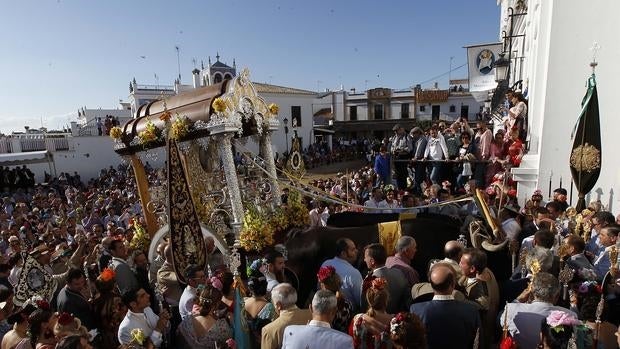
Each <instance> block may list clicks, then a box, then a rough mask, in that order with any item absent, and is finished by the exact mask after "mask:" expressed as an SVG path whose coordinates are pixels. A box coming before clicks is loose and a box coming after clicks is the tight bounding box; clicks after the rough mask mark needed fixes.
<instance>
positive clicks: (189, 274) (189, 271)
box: [179, 264, 206, 320]
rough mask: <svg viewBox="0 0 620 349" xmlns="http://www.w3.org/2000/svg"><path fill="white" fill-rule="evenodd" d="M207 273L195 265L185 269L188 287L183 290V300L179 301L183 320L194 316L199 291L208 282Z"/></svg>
mask: <svg viewBox="0 0 620 349" xmlns="http://www.w3.org/2000/svg"><path fill="white" fill-rule="evenodd" d="M205 277H206V275H205V271H204V270H202V269H200V268H199V267H198V266H197V265H195V264H190V265H188V266H187V267H186V268H185V279H186V280H187V286H185V289H184V290H183V294H182V295H181V299H180V300H179V313H180V314H181V319H183V320H185V319H186V318H187V317H190V316H191V315H192V308H193V306H194V300H195V299H196V297H198V292H197V289H198V288H199V287H200V286H204V284H205V280H206V278H205Z"/></svg>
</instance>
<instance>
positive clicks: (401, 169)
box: [385, 124, 413, 189]
mask: <svg viewBox="0 0 620 349" xmlns="http://www.w3.org/2000/svg"><path fill="white" fill-rule="evenodd" d="M392 130H393V131H395V132H396V134H395V135H394V136H393V137H392V142H391V143H392V146H391V151H392V154H393V156H394V160H395V161H394V172H396V184H397V185H398V189H406V188H407V165H408V161H409V160H411V150H412V149H413V145H412V140H411V137H409V135H408V134H407V132H405V129H404V128H403V127H402V126H401V125H400V124H396V125H395V126H394V128H392ZM385 184H390V183H385Z"/></svg>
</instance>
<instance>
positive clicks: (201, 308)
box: [177, 283, 233, 349]
mask: <svg viewBox="0 0 620 349" xmlns="http://www.w3.org/2000/svg"><path fill="white" fill-rule="evenodd" d="M221 299H222V292H221V291H220V290H218V289H217V288H216V287H214V286H213V285H212V283H208V284H206V285H205V287H204V288H203V289H202V291H200V293H199V295H198V299H196V302H195V303H196V304H197V305H198V309H197V310H198V314H197V315H196V316H190V317H187V318H185V320H183V321H182V322H181V324H180V325H179V328H178V330H177V331H178V333H179V336H177V338H178V339H179V340H178V342H179V343H178V344H179V348H182V349H183V348H187V349H194V348H197V349H214V348H216V347H217V348H225V347H226V340H227V339H229V338H231V337H232V335H233V333H232V328H231V327H230V323H229V321H228V318H227V317H218V316H216V315H215V311H216V310H217V309H218V307H219V305H220V304H221Z"/></svg>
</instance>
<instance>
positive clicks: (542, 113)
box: [519, 0, 620, 212]
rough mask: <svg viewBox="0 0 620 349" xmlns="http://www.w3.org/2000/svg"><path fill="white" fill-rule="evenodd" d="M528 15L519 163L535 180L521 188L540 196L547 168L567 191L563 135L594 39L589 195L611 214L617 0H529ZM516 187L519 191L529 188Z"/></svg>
mask: <svg viewBox="0 0 620 349" xmlns="http://www.w3.org/2000/svg"><path fill="white" fill-rule="evenodd" d="M528 13H529V16H531V18H530V19H529V20H530V23H531V25H530V27H528V29H530V31H531V32H529V33H528V36H529V37H530V39H529V45H531V46H530V53H531V56H530V57H528V59H529V60H530V61H529V62H528V73H529V79H530V81H529V82H530V84H529V92H530V97H529V119H530V120H531V121H530V122H531V124H532V130H531V132H532V136H533V143H532V148H531V153H532V155H530V156H528V159H527V162H525V163H524V165H525V166H523V165H522V167H525V169H524V171H526V172H527V171H528V170H532V172H533V176H536V177H537V178H536V179H537V181H536V182H532V183H531V184H529V185H525V186H524V187H523V188H524V189H527V190H531V189H532V188H533V187H534V186H537V187H540V188H542V189H543V191H544V193H545V195H546V194H547V188H548V186H549V177H550V175H551V174H553V177H552V186H553V187H554V188H555V187H558V186H559V180H560V177H561V178H562V180H563V186H564V187H565V188H567V190H569V191H570V179H571V176H570V170H569V163H568V161H569V160H568V159H569V156H570V151H571V148H572V140H571V139H570V134H571V131H572V129H573V126H574V124H575V122H576V120H577V117H578V116H579V113H580V109H581V105H580V104H581V100H582V98H583V96H584V94H585V92H586V87H585V82H586V80H587V78H588V77H589V76H590V74H591V68H590V67H589V63H590V61H591V60H592V52H591V51H590V47H592V44H593V42H595V41H596V42H598V43H599V45H600V46H601V48H602V49H601V50H600V51H599V54H598V59H597V60H598V61H599V66H598V67H597V69H596V76H597V85H598V96H599V110H600V119H601V136H602V168H601V176H600V178H599V180H598V183H597V185H596V186H595V188H594V190H593V193H592V194H591V196H590V198H591V199H597V198H599V197H600V199H601V201H602V202H603V204H604V205H606V206H611V210H613V211H614V212H618V210H619V209H620V203H619V202H618V201H619V200H620V185H619V183H620V157H618V156H617V154H616V153H615V152H616V150H617V149H618V146H619V145H620V143H619V141H618V138H617V136H616V135H615V134H614V133H615V132H617V130H620V119H619V118H618V117H617V114H618V111H617V109H618V108H617V103H616V102H617V88H616V86H617V83H618V81H620V65H618V57H620V44H619V41H618V35H617V34H618V31H617V30H614V29H613V28H616V27H617V26H616V24H617V14H618V13H620V2H619V1H593V2H587V3H586V2H581V1H577V0H553V1H551V0H534V1H530V6H529V10H528ZM535 29H536V31H534V30H535ZM537 154H539V156H538V155H537ZM528 167H529V169H528ZM525 175H527V174H525ZM521 189H522V188H521V187H520V188H519V195H520V196H521V197H524V195H530V194H531V192H529V193H527V192H522V190H521ZM611 190H613V193H614V194H613V196H612V195H611V194H610V191H611ZM596 192H598V193H600V194H597V193H596ZM576 198H577V193H576V191H574V193H573V204H576ZM522 201H523V200H521V202H522ZM586 201H587V198H586Z"/></svg>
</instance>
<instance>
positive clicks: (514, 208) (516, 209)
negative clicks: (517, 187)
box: [504, 204, 521, 214]
mask: <svg viewBox="0 0 620 349" xmlns="http://www.w3.org/2000/svg"><path fill="white" fill-rule="evenodd" d="M504 210H508V211H510V212H512V213H516V214H521V208H520V207H519V206H518V205H514V204H506V205H505V206H504Z"/></svg>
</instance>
